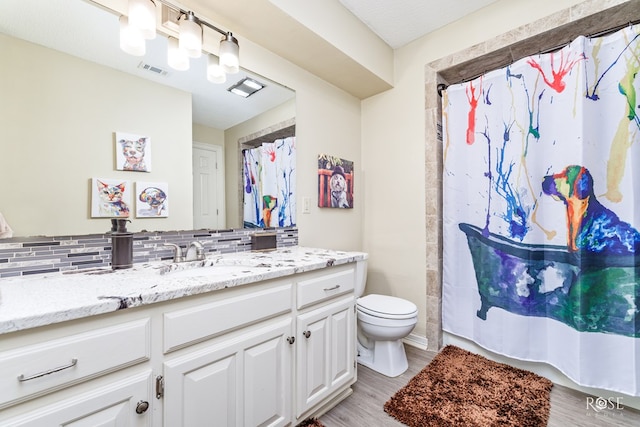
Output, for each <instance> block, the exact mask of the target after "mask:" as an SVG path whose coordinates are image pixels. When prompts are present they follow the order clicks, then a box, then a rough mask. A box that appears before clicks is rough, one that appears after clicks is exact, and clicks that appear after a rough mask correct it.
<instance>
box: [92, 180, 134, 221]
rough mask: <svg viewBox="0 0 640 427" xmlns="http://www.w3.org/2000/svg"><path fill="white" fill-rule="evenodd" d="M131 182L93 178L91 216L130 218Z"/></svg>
mask: <svg viewBox="0 0 640 427" xmlns="http://www.w3.org/2000/svg"><path fill="white" fill-rule="evenodd" d="M132 192H133V189H132V188H131V183H130V182H129V181H126V180H122V179H110V178H92V179H91V217H92V218H128V217H129V216H130V215H131V193H132Z"/></svg>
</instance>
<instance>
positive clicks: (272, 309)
mask: <svg viewBox="0 0 640 427" xmlns="http://www.w3.org/2000/svg"><path fill="white" fill-rule="evenodd" d="M292 289H293V285H292V284H291V283H285V284H282V285H279V286H275V287H270V288H268V289H262V290H258V291H254V292H249V293H244V294H241V295H237V296H233V297H227V298H224V299H221V300H218V301H214V302H211V303H207V304H200V305H198V306H195V307H190V308H187V309H184V310H177V311H172V312H170V313H165V315H164V352H165V353H168V352H170V351H174V350H177V349H179V348H182V347H184V346H186V345H190V344H193V343H196V342H200V341H204V340H205V339H209V338H213V337H215V336H217V335H220V334H223V333H225V332H229V331H232V330H234V329H237V328H240V327H243V326H246V325H250V324H252V323H255V322H258V321H261V320H265V319H268V318H271V317H274V316H277V315H279V314H283V313H287V312H289V311H291V302H292V292H293V291H292Z"/></svg>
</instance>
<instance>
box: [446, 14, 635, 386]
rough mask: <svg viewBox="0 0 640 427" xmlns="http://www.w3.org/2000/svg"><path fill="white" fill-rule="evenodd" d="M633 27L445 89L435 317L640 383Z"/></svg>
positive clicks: (591, 371) (588, 380) (553, 360)
mask: <svg viewBox="0 0 640 427" xmlns="http://www.w3.org/2000/svg"><path fill="white" fill-rule="evenodd" d="M639 33H640V28H639V26H638V25H635V26H628V27H627V28H624V29H622V30H619V31H617V32H615V33H612V34H610V35H606V36H602V37H597V38H586V37H579V38H577V39H576V40H574V41H573V42H571V43H570V44H569V45H567V46H565V47H564V48H562V49H560V50H558V51H555V52H552V53H546V54H539V55H533V56H530V57H527V58H524V59H521V60H519V61H517V62H516V63H514V64H512V65H509V66H508V67H505V68H502V69H499V70H494V71H492V72H488V73H486V74H485V75H483V76H480V77H478V78H476V79H474V80H473V81H469V82H465V83H460V84H456V85H452V86H450V87H448V88H447V90H446V91H445V92H444V95H443V118H442V119H443V144H444V145H443V157H444V158H443V166H444V167H443V290H442V322H443V329H444V330H445V331H447V332H450V333H452V334H455V335H458V336H461V337H465V338H467V339H470V340H472V341H474V342H476V343H478V344H479V345H481V346H483V347H485V348H487V349H489V350H491V351H494V352H496V353H500V354H503V355H506V356H510V357H513V358H516V359H521V360H530V361H541V362H547V363H549V364H551V365H553V366H555V367H556V368H558V369H559V370H560V371H561V372H563V373H564V374H565V375H566V376H568V377H569V378H571V379H572V380H573V381H575V382H576V383H578V384H580V385H584V386H592V387H598V388H602V389H607V390H612V391H617V392H621V393H626V394H629V395H633V396H638V395H640V233H639V232H638V230H639V229H640V208H638V206H640V118H639V111H640V105H639V103H640V100H639V99H638V98H637V93H638V92H639V91H640V73H638V71H639V70H640V37H639Z"/></svg>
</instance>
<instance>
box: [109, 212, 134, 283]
mask: <svg viewBox="0 0 640 427" xmlns="http://www.w3.org/2000/svg"><path fill="white" fill-rule="evenodd" d="M127 222H131V221H129V220H128V219H116V218H114V219H112V220H111V268H112V269H114V270H118V269H121V268H131V267H132V266H133V233H131V232H129V231H127Z"/></svg>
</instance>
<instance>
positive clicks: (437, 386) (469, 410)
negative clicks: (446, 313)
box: [384, 345, 553, 427]
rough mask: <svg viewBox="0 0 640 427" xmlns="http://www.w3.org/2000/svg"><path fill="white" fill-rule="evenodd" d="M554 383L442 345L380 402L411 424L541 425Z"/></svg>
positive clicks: (438, 426)
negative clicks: (414, 373) (420, 368)
mask: <svg viewBox="0 0 640 427" xmlns="http://www.w3.org/2000/svg"><path fill="white" fill-rule="evenodd" d="M552 386H553V383H552V382H551V381H549V380H548V379H546V378H543V377H541V376H538V375H536V374H534V373H532V372H529V371H525V370H522V369H517V368H514V367H511V366H509V365H505V364H503V363H496V362H493V361H491V360H489V359H486V358H485V357H482V356H480V355H477V354H474V353H471V352H468V351H466V350H463V349H461V348H458V347H455V346H452V345H449V346H446V347H445V348H444V349H442V351H441V352H440V353H438V355H436V357H434V358H433V360H432V361H431V363H429V365H427V366H426V367H425V368H424V369H423V370H422V371H420V372H419V373H418V374H417V375H416V376H415V377H413V378H412V379H411V380H410V381H409V383H407V385H406V386H404V387H403V388H401V389H400V390H398V392H396V394H395V395H394V396H393V397H392V398H391V399H389V401H387V403H385V404H384V410H385V411H386V412H387V413H388V414H389V415H391V416H392V417H394V418H396V419H397V420H398V421H400V422H402V423H404V424H406V425H408V426H410V427H429V426H433V427H447V426H456V427H458V426H467V427H468V426H478V427H487V426H514V427H516V426H517V427H540V426H546V425H547V421H548V420H549V408H550V400H549V395H550V393H551V387H552Z"/></svg>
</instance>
